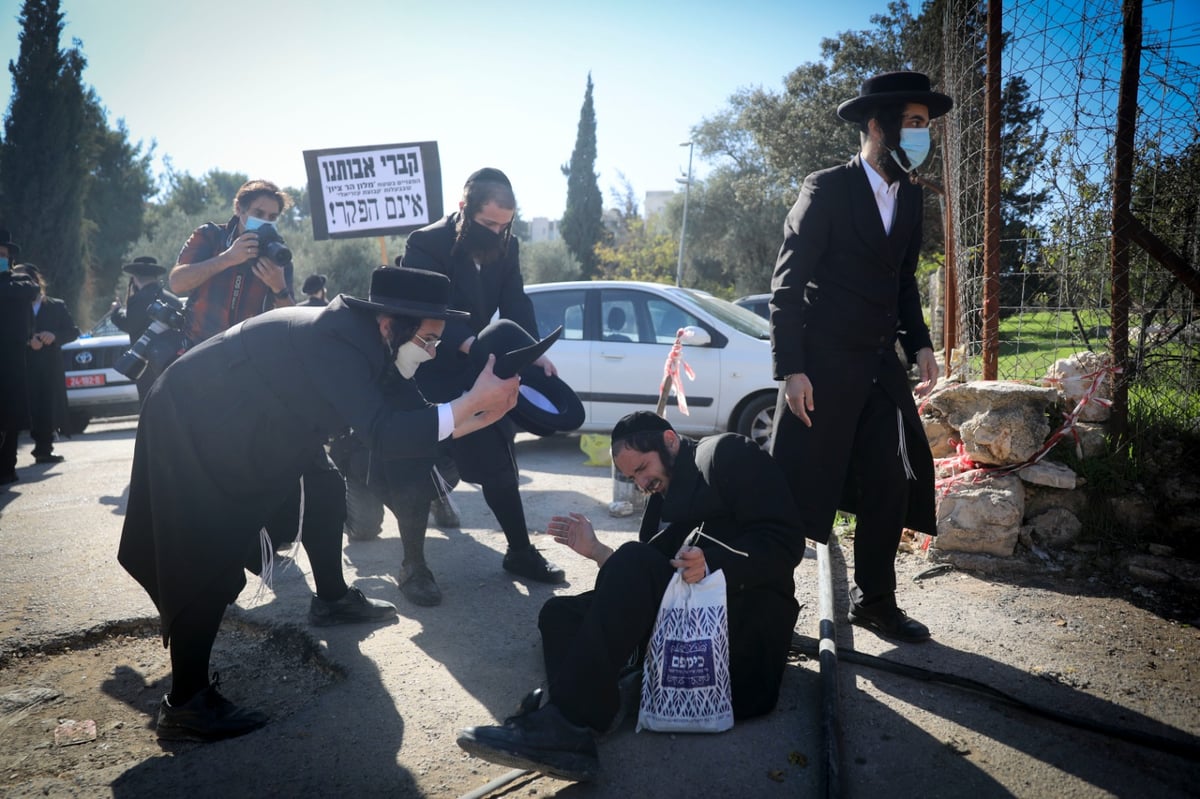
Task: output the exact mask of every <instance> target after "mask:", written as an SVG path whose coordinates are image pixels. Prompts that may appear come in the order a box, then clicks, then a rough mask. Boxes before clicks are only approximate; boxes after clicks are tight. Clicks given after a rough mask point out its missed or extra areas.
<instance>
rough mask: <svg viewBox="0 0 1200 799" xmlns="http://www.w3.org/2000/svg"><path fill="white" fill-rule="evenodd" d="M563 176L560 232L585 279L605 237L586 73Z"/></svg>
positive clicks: (593, 270)
mask: <svg viewBox="0 0 1200 799" xmlns="http://www.w3.org/2000/svg"><path fill="white" fill-rule="evenodd" d="M562 173H563V174H564V175H565V176H566V178H567V207H566V210H565V211H564V212H563V217H562V221H561V222H560V223H559V230H560V231H561V233H562V237H563V241H565V242H566V243H567V248H568V249H570V251H571V254H572V255H574V256H575V259H576V260H577V261H579V266H580V269H581V270H582V275H583V278H584V279H585V280H590V279H592V278H594V277H595V276H596V272H597V266H596V252H595V250H596V245H597V244H598V243H600V241H601V240H602V237H603V235H604V226H603V223H602V220H601V215H602V213H603V210H604V209H603V207H602V201H601V197H600V185H599V182H598V177H597V175H596V111H595V108H594V107H593V105H592V73H590V72H589V73H588V78H587V90H586V91H585V92H584V94H583V107H582V108H581V109H580V110H579V130H578V132H577V133H576V134H575V149H574V150H573V151H572V152H571V162H570V164H564V165H563V167H562Z"/></svg>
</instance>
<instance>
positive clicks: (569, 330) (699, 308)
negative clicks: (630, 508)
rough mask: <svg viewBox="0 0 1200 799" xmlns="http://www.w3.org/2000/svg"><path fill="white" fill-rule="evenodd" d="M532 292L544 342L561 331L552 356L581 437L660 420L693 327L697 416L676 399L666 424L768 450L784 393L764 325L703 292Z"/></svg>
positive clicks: (605, 284)
mask: <svg viewBox="0 0 1200 799" xmlns="http://www.w3.org/2000/svg"><path fill="white" fill-rule="evenodd" d="M525 291H526V293H527V294H528V295H529V298H530V299H531V300H532V301H533V307H534V310H535V312H536V315H537V323H538V333H539V337H541V336H546V335H548V334H549V333H550V332H551V331H553V330H554V328H556V327H558V326H559V325H562V326H563V334H562V337H561V338H560V339H559V340H558V341H557V342H555V344H554V346H552V347H551V348H550V350H549V351H548V352H547V353H546V354H547V356H548V357H549V358H550V360H552V361H553V362H554V365H555V366H557V367H558V373H559V377H561V378H562V379H563V380H564V381H565V382H566V383H567V384H568V385H569V386H571V388H573V389H574V390H575V393H576V394H578V395H579V399H580V400H581V401H582V403H583V407H584V411H585V412H586V421H585V422H584V423H583V427H581V428H580V430H581V432H587V433H609V432H611V431H612V428H613V425H614V424H616V422H617V420H618V419H620V418H621V417H622V416H624V415H625V414H627V413H631V412H632V411H636V410H649V411H653V410H654V409H655V405H656V404H657V402H658V389H659V384H660V382H661V381H662V376H663V365H664V364H665V362H666V359H667V355H668V354H669V353H670V351H671V346H672V344H674V342H675V335H676V332H677V331H678V330H679V329H680V328H688V329H689V332H690V333H691V335H690V336H689V337H687V338H685V339H684V341H685V346H684V347H683V360H684V361H685V362H686V363H687V364H688V366H690V367H691V368H692V371H693V372H695V375H696V379H695V380H689V379H688V378H687V377H686V376H684V377H683V378H682V379H683V386H684V397H685V399H686V401H687V407H688V410H689V411H690V413H689V414H688V415H686V416H685V415H684V414H683V413H681V412H680V410H679V406H678V403H677V400H676V398H675V397H674V396H672V397H671V398H670V399H669V400H668V403H667V409H666V417H667V419H668V421H670V422H671V425H672V426H673V427H674V428H675V429H676V430H678V431H679V432H680V433H683V434H685V435H688V436H693V437H695V436H705V435H712V434H714V433H723V432H726V431H733V432H737V433H741V434H742V435H745V436H749V437H750V438H752V439H754V440H755V441H757V442H759V443H760V444H764V445H765V444H766V442H767V439H768V437H769V436H770V433H771V422H772V419H773V417H774V414H775V399H776V396H777V393H778V384H777V383H776V381H775V380H773V379H772V377H771V342H770V330H769V328H768V325H767V321H766V320H765V319H763V318H762V317H760V316H756V315H755V314H753V313H751V312H750V311H747V310H745V309H744V308H739V307H737V306H736V305H734V304H733V303H730V302H726V301H725V300H722V299H718V298H716V297H714V296H712V295H711V294H707V293H705V292H702V291H695V290H693V289H685V288H676V287H675V286H665V285H660V284H657V283H639V282H635V281H620V280H595V281H578V282H569V283H538V284H532V285H528V286H526V287H525Z"/></svg>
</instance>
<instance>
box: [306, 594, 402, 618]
mask: <svg viewBox="0 0 1200 799" xmlns="http://www.w3.org/2000/svg"><path fill="white" fill-rule="evenodd" d="M395 615H396V606H395V605H393V604H392V603H391V602H384V601H383V600H381V599H367V597H366V596H365V595H364V594H363V592H362V591H359V590H358V589H357V588H351V589H350V590H348V591H347V592H346V595H345V596H344V597H342V598H341V599H338V600H336V601H334V602H329V601H327V600H324V599H321V598H320V597H319V596H317V595H316V594H313V598H312V601H311V602H309V604H308V623H309V624H311V625H313V626H314V627H330V626H332V625H334V624H354V623H356V622H364V621H382V620H383V619H390V618H392V617H393V616H395Z"/></svg>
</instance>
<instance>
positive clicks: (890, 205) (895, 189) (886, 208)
mask: <svg viewBox="0 0 1200 799" xmlns="http://www.w3.org/2000/svg"><path fill="white" fill-rule="evenodd" d="M862 163H863V168H864V169H866V170H867V180H869V181H870V182H871V191H872V192H874V193H875V204H876V205H878V206H879V219H880V220H881V221H882V222H883V232H884V233H891V232H892V221H893V220H894V219H895V218H896V195H897V194H898V193H899V191H900V181H896V182H895V183H888V182H887V180H886V179H885V178H884V177H883V176H882V175H880V174H879V173H878V172H876V171H875V167H873V166H871V164H870V163H869V162H868V161H867V159H866V158H864V159H862Z"/></svg>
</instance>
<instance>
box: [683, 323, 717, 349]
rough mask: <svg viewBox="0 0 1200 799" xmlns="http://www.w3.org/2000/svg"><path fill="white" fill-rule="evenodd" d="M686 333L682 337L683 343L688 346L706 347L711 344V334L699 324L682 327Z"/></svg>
mask: <svg viewBox="0 0 1200 799" xmlns="http://www.w3.org/2000/svg"><path fill="white" fill-rule="evenodd" d="M684 330H685V331H687V332H686V334H685V335H684V337H683V343H684V345H685V346H688V347H707V346H708V345H709V344H712V336H710V335H709V334H708V331H707V330H705V329H704V328H702V327H700V326H699V325H688V326H687V327H685V328H684Z"/></svg>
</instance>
